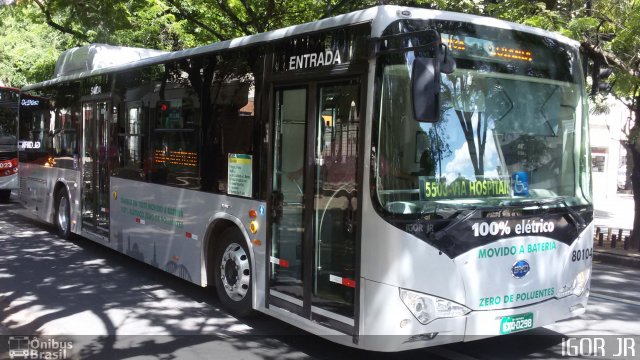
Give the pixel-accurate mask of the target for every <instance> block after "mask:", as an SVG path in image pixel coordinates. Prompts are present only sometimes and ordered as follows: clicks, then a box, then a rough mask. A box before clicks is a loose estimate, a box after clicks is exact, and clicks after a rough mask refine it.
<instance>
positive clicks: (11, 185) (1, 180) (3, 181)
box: [0, 174, 18, 190]
mask: <svg viewBox="0 0 640 360" xmlns="http://www.w3.org/2000/svg"><path fill="white" fill-rule="evenodd" d="M17 188H18V174H13V175H9V176H0V190H12V189H17Z"/></svg>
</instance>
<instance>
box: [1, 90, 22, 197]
mask: <svg viewBox="0 0 640 360" xmlns="http://www.w3.org/2000/svg"><path fill="white" fill-rule="evenodd" d="M19 96H20V90H18V89H15V88H9V87H4V86H0V203H2V202H7V201H9V198H10V197H11V190H13V189H17V188H18V152H17V151H18V149H17V141H18V140H17V138H16V135H18V133H17V127H18V126H17V125H18V99H19Z"/></svg>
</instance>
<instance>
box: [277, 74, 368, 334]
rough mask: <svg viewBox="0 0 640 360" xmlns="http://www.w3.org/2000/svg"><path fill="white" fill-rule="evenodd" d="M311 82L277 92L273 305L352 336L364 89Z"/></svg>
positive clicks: (353, 83)
mask: <svg viewBox="0 0 640 360" xmlns="http://www.w3.org/2000/svg"><path fill="white" fill-rule="evenodd" d="M310 85H311V86H310V87H309V88H308V89H303V88H298V89H286V90H276V92H275V102H274V103H275V104H274V105H275V111H274V116H275V123H274V133H275V134H274V149H275V150H274V155H273V159H274V169H273V198H272V207H273V209H274V210H273V223H272V226H271V229H272V230H271V232H272V241H271V259H270V260H271V274H270V297H269V299H270V300H269V301H270V303H272V304H274V305H275V306H281V307H282V306H284V307H286V308H287V309H288V310H289V311H293V312H296V313H298V314H299V315H301V316H304V317H306V318H308V319H311V320H313V321H315V322H319V323H323V324H324V325H327V326H329V327H332V328H335V329H337V330H341V331H343V332H345V333H351V332H353V329H354V299H355V287H356V266H355V264H356V261H355V259H356V250H355V244H356V234H357V233H358V231H357V229H358V224H357V219H358V216H357V204H358V193H357V174H358V172H357V164H358V146H359V145H358V144H359V141H360V132H359V131H360V122H359V91H360V90H359V85H358V84H357V83H355V82H342V83H335V82H334V83H331V84H327V85H325V84H318V83H315V82H313V83H311V84H310ZM309 153H310V154H312V155H311V156H310V157H307V154H309Z"/></svg>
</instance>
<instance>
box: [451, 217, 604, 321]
mask: <svg viewBox="0 0 640 360" xmlns="http://www.w3.org/2000/svg"><path fill="white" fill-rule="evenodd" d="M592 249H593V225H590V226H588V227H587V228H586V229H585V230H584V231H583V232H582V233H581V234H580V236H579V237H578V239H577V240H575V241H574V242H573V244H571V245H570V246H569V245H566V244H564V243H561V242H559V241H556V240H553V239H550V238H547V237H544V236H520V237H513V238H507V239H503V240H500V241H497V242H493V243H490V244H488V245H485V246H482V247H478V248H475V249H473V250H471V251H468V252H467V253H464V254H462V255H460V256H458V257H456V259H455V263H456V265H457V266H458V267H459V269H460V273H461V274H462V277H463V281H464V284H465V289H466V299H465V302H464V305H465V306H467V307H468V308H470V309H472V310H497V309H505V308H506V309H508V308H513V307H519V306H525V305H530V304H534V303H538V302H540V301H544V300H548V299H552V298H554V297H556V296H558V292H559V291H560V289H562V287H563V286H564V285H567V284H569V285H570V284H571V283H572V281H573V280H574V279H575V277H576V276H577V274H578V273H579V272H581V271H583V270H584V269H587V268H591V261H592V258H591V255H592V254H593V253H592ZM576 252H581V253H585V254H587V255H586V256H585V257H586V258H583V257H582V256H580V260H578V259H577V257H575V256H574V257H573V259H572V254H573V253H576ZM521 262H522V263H521ZM518 266H524V267H526V269H525V270H524V271H523V273H524V275H522V273H518V271H519V269H518Z"/></svg>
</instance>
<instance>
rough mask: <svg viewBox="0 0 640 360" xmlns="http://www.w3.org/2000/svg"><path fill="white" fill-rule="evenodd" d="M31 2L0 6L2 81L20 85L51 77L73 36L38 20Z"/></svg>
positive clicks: (36, 12)
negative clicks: (28, 4) (29, 3)
mask: <svg viewBox="0 0 640 360" xmlns="http://www.w3.org/2000/svg"><path fill="white" fill-rule="evenodd" d="M38 15H39V13H38V11H37V9H35V8H33V7H30V6H16V5H12V6H0V39H2V41H0V83H4V84H5V85H7V86H13V87H21V86H24V85H26V84H29V83H34V82H39V81H43V80H46V79H49V78H51V74H52V73H53V68H54V66H55V63H56V60H57V58H58V55H59V54H60V51H61V50H63V49H65V48H68V47H70V45H71V38H70V37H69V36H66V35H64V34H61V33H60V32H58V31H54V30H52V29H51V28H50V27H48V26H47V25H46V24H39V23H38V22H37V21H36V19H37V17H38Z"/></svg>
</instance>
